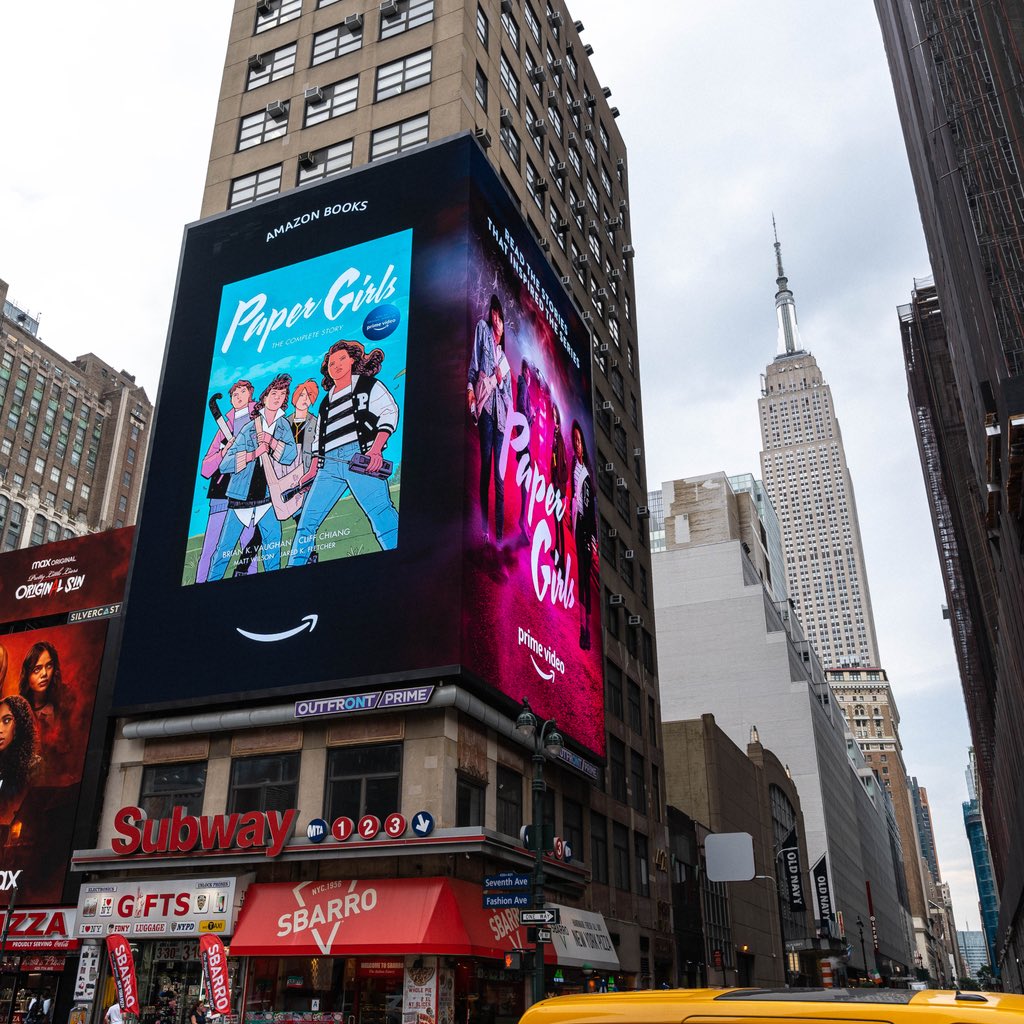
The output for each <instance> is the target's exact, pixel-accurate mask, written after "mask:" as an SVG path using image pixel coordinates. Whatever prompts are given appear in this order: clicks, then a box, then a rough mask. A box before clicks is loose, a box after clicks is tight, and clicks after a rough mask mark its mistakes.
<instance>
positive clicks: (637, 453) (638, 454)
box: [633, 448, 644, 457]
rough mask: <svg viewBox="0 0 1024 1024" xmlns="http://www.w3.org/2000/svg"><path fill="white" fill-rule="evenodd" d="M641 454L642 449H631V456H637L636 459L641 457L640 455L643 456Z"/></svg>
mask: <svg viewBox="0 0 1024 1024" xmlns="http://www.w3.org/2000/svg"><path fill="white" fill-rule="evenodd" d="M643 453H644V450H643V448H634V449H633V454H634V455H636V456H638V457H639V456H641V455H643Z"/></svg>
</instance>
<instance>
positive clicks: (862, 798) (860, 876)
mask: <svg viewBox="0 0 1024 1024" xmlns="http://www.w3.org/2000/svg"><path fill="white" fill-rule="evenodd" d="M663 503H664V509H665V538H666V550H665V551H664V552H661V553H659V554H657V555H656V556H655V560H654V565H655V587H656V589H655V593H656V594H657V600H658V629H659V635H658V639H659V651H660V652H661V660H660V671H661V682H662V715H663V718H664V721H665V722H666V723H672V722H679V721H686V720H689V719H693V718H695V717H698V716H700V715H701V714H704V713H706V712H711V713H712V714H714V716H715V721H716V722H717V724H718V726H719V727H720V728H721V729H722V730H723V731H724V732H725V733H726V735H728V736H729V738H730V739H731V740H732V741H733V743H735V744H737V745H742V744H745V743H746V741H747V739H748V737H749V735H750V730H751V728H752V727H756V728H757V731H758V734H759V736H760V740H761V742H762V743H763V744H764V745H765V746H766V747H768V748H769V749H771V750H772V751H773V752H774V753H775V754H776V755H777V756H778V757H779V759H780V760H781V761H782V762H783V763H784V764H785V765H786V766H787V767H788V769H789V771H790V773H791V775H792V778H793V780H794V782H795V784H796V787H797V791H798V792H799V794H800V802H801V807H802V812H803V817H804V826H805V831H806V836H807V847H808V857H809V860H810V862H811V865H812V867H813V866H814V865H815V864H817V863H818V862H819V861H820V860H821V859H822V858H824V861H825V864H826V866H827V871H828V877H829V880H830V885H831V891H832V895H833V899H834V906H835V919H834V920H833V921H831V922H829V923H827V924H826V925H825V926H824V927H821V926H820V924H819V927H821V931H822V932H823V935H822V937H820V938H819V939H818V940H817V942H818V944H819V949H820V950H821V952H822V953H823V954H825V953H829V952H830V951H831V953H832V954H836V953H838V952H840V951H841V950H842V949H844V948H845V946H844V945H843V944H842V943H841V942H840V937H841V935H846V936H847V937H849V936H850V935H851V934H853V929H854V926H855V922H856V920H857V919H858V918H860V919H861V920H862V921H863V922H865V924H870V917H871V913H870V911H869V902H868V889H869V888H870V890H871V894H872V896H871V899H872V905H873V909H874V914H875V932H876V933H877V936H878V940H877V941H878V955H877V957H875V956H873V955H872V956H869V957H868V962H867V963H866V964H865V963H861V959H862V958H861V957H860V955H859V953H860V950H859V948H857V947H856V944H854V946H855V948H854V950H853V954H852V959H851V960H850V961H849V966H850V968H851V970H853V971H855V972H863V971H865V970H867V971H874V970H875V969H876V968H877V969H878V970H879V971H880V972H881V973H882V974H884V975H887V976H892V975H899V974H901V973H905V972H907V971H908V969H909V965H910V964H911V962H912V958H911V951H910V931H909V920H908V913H907V907H906V897H905V893H901V887H900V883H899V880H898V875H897V869H896V863H897V862H899V861H900V860H901V859H902V850H901V848H900V837H899V832H898V830H897V828H896V825H895V818H894V816H893V811H892V807H891V802H890V801H889V800H888V798H887V793H886V791H885V788H884V786H882V785H881V784H880V783H879V781H878V778H877V777H876V775H875V773H874V771H873V770H872V769H871V768H870V766H869V765H868V764H867V762H866V761H865V759H864V757H863V755H862V753H861V751H860V748H859V747H858V745H857V743H856V741H855V740H854V738H853V737H852V735H850V734H849V731H848V729H847V725H846V720H845V718H844V716H843V714H842V711H841V708H840V706H839V704H838V702H837V701H836V700H835V699H834V697H833V695H832V692H831V690H830V688H829V685H828V682H827V680H826V678H825V674H824V672H823V670H822V668H821V666H820V663H819V661H818V658H817V655H816V653H815V651H814V648H813V645H812V644H811V643H810V641H809V640H808V639H806V638H805V637H804V635H803V633H802V630H801V627H800V624H799V620H798V618H797V617H796V615H795V614H794V613H793V609H792V607H791V605H790V604H789V603H788V602H786V603H781V604H780V603H776V602H775V601H774V600H773V599H772V596H771V595H770V594H769V592H768V590H767V589H766V586H765V583H764V579H763V575H762V573H763V567H764V565H765V564H766V563H767V560H768V552H767V549H766V548H765V546H764V545H763V543H762V540H761V531H760V529H759V524H760V520H759V518H758V515H757V511H756V507H755V502H754V501H753V499H752V498H751V497H750V495H748V494H746V493H740V494H737V493H736V492H734V491H733V490H732V488H731V487H730V485H729V482H728V478H727V477H726V476H725V475H724V474H710V475H707V476H703V477H691V478H687V479H684V480H678V481H674V482H672V483H668V484H665V485H664V487H663ZM743 506H745V507H746V511H745V512H744V511H743V510H742V508H743ZM866 883H867V884H866ZM868 949H869V952H873V944H872V945H869V947H868Z"/></svg>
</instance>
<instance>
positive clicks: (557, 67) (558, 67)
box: [548, 60, 565, 75]
mask: <svg viewBox="0 0 1024 1024" xmlns="http://www.w3.org/2000/svg"><path fill="white" fill-rule="evenodd" d="M564 66H565V65H564V64H562V62H561V61H560V60H553V61H552V62H551V63H550V64H549V65H548V67H549V68H551V74H553V75H560V74H561V73H562V69H563V68H564Z"/></svg>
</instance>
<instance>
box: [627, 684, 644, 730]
mask: <svg viewBox="0 0 1024 1024" xmlns="http://www.w3.org/2000/svg"><path fill="white" fill-rule="evenodd" d="M627 685H628V690H629V727H630V728H631V729H632V730H633V731H634V732H637V733H641V734H642V733H643V731H644V723H643V711H642V707H643V700H642V698H641V694H640V687H639V686H638V685H637V684H636V683H634V682H633V680H632V679H630V680H629V682H628V684H627Z"/></svg>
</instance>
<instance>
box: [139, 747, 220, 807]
mask: <svg viewBox="0 0 1024 1024" xmlns="http://www.w3.org/2000/svg"><path fill="white" fill-rule="evenodd" d="M205 792H206V762H205V761H191V762H189V763H188V764H158V765H150V766H149V767H147V768H145V769H143V772H142V788H141V789H140V791H139V806H140V807H141V808H142V810H143V811H144V812H145V814H146V817H147V818H169V817H170V816H171V811H173V810H174V808H175V807H184V808H185V810H186V812H187V813H188V814H196V815H198V814H202V813H203V794H204V793H205Z"/></svg>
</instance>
